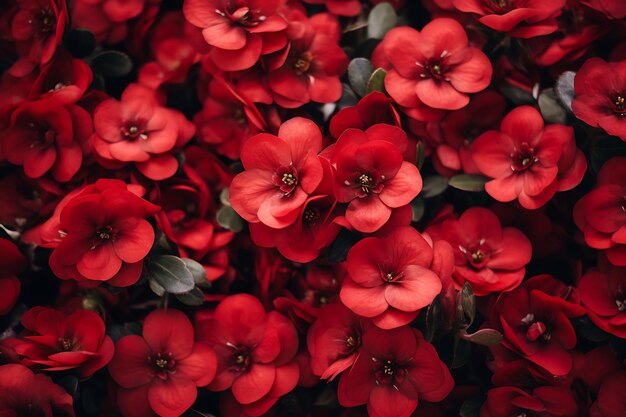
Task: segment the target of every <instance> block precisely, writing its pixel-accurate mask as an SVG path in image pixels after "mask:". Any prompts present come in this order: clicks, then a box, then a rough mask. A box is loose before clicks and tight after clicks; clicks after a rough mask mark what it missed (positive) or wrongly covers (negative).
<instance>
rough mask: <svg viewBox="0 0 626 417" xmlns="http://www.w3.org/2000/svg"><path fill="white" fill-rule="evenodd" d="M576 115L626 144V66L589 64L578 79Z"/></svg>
mask: <svg viewBox="0 0 626 417" xmlns="http://www.w3.org/2000/svg"><path fill="white" fill-rule="evenodd" d="M574 91H575V93H576V96H575V97H574V100H573V101H572V111H573V112H574V115H576V117H578V118H579V119H580V120H582V121H583V122H585V123H587V124H588V125H590V126H594V127H600V128H602V129H604V130H605V131H606V132H607V133H608V134H610V135H613V136H617V137H619V138H621V139H622V140H624V141H626V117H624V116H626V62H624V61H622V62H606V61H604V60H602V59H600V58H591V59H588V60H587V61H585V63H584V64H583V66H582V67H581V68H580V70H579V71H578V72H577V73H576V78H574Z"/></svg>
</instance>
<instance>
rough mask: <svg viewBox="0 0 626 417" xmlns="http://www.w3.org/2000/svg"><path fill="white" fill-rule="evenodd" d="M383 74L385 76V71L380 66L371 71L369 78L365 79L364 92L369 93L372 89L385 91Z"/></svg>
mask: <svg viewBox="0 0 626 417" xmlns="http://www.w3.org/2000/svg"><path fill="white" fill-rule="evenodd" d="M385 76H387V71H385V70H384V69H382V68H377V69H376V70H375V71H374V72H373V73H372V76H371V77H370V79H369V80H368V81H367V86H366V88H365V93H366V94H369V93H372V92H374V91H380V92H381V93H384V92H385Z"/></svg>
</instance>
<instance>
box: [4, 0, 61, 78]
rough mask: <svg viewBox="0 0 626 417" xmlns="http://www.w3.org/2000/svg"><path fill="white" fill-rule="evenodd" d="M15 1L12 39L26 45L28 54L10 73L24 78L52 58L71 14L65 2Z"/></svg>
mask: <svg viewBox="0 0 626 417" xmlns="http://www.w3.org/2000/svg"><path fill="white" fill-rule="evenodd" d="M16 4H17V6H18V10H17V13H16V14H15V15H14V16H13V20H12V22H11V35H12V37H13V40H15V41H17V42H18V43H23V44H24V45H26V53H25V55H24V56H21V57H20V59H18V61H17V62H16V63H15V64H13V66H12V67H11V69H10V72H11V73H12V74H13V75H14V76H16V77H21V76H24V75H26V74H28V73H29V72H31V71H32V70H33V69H34V67H35V66H37V65H38V64H40V63H41V64H46V63H47V62H48V61H50V59H52V56H53V55H54V53H55V51H56V49H57V47H58V46H59V44H60V43H61V40H62V38H63V34H64V33H65V26H66V25H67V21H68V15H67V4H66V2H65V1H58V0H21V1H19V2H17V3H16ZM18 50H19V48H18Z"/></svg>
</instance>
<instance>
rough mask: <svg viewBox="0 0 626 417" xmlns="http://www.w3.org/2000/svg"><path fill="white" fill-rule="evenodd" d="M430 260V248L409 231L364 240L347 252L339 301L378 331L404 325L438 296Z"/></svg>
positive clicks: (399, 231)
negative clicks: (365, 318) (369, 319)
mask: <svg viewBox="0 0 626 417" xmlns="http://www.w3.org/2000/svg"><path fill="white" fill-rule="evenodd" d="M433 258H434V254H433V248H432V247H431V246H430V245H429V244H428V242H427V241H426V240H425V239H424V238H423V237H422V236H421V235H420V234H419V232H417V231H416V230H415V229H413V228H412V227H403V228H397V229H395V230H394V231H393V232H391V233H389V234H388V235H387V236H385V237H383V238H378V237H368V238H365V239H363V240H361V241H359V242H358V243H356V244H355V245H354V246H353V247H352V248H351V249H350V252H348V259H347V260H346V270H347V272H348V277H346V279H345V280H344V281H343V285H342V287H341V293H340V297H341V301H342V302H343V303H344V304H345V305H346V306H347V307H348V308H349V309H351V310H352V311H354V312H355V313H356V314H359V315H361V316H364V317H372V318H373V320H374V323H375V324H376V325H377V326H379V327H382V328H386V329H389V328H394V327H399V326H402V325H404V324H407V323H409V322H411V321H412V320H413V319H414V318H415V317H417V315H418V314H419V312H420V310H421V309H422V308H424V307H426V306H427V305H429V304H430V303H431V302H432V301H433V299H434V298H435V296H437V295H438V294H439V292H440V291H441V280H440V279H439V277H438V276H437V274H436V273H435V272H433V271H432V270H431V269H430V268H431V264H432V262H433ZM450 261H451V260H450Z"/></svg>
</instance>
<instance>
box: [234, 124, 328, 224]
mask: <svg viewBox="0 0 626 417" xmlns="http://www.w3.org/2000/svg"><path fill="white" fill-rule="evenodd" d="M321 149H322V133H321V132H320V129H319V127H317V125H316V124H315V123H313V122H312V121H311V120H308V119H304V118H302V117H296V118H293V119H291V120H288V121H286V122H285V123H283V124H282V125H281V126H280V129H279V130H278V136H274V135H270V134H267V133H261V134H259V135H256V136H254V137H252V138H250V139H249V140H248V141H247V142H246V144H245V146H244V147H243V149H242V151H241V162H242V164H243V166H244V168H245V169H246V170H245V171H244V172H242V173H240V174H238V175H237V176H235V178H233V182H232V183H231V188H230V203H231V204H232V207H233V208H234V209H235V210H236V211H237V213H239V215H240V216H241V217H243V218H244V219H246V220H247V221H249V222H251V223H258V222H261V223H263V224H265V225H266V226H269V227H272V228H275V229H280V228H283V227H287V226H289V225H290V224H293V223H294V222H295V221H296V219H297V217H298V214H299V213H300V210H301V208H302V206H303V205H304V204H305V202H306V200H307V197H308V195H309V194H311V193H312V192H313V191H314V190H315V188H317V186H318V185H319V183H320V182H321V181H322V176H323V169H322V164H321V162H320V161H319V159H318V156H317V153H318V152H319V151H321Z"/></svg>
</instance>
